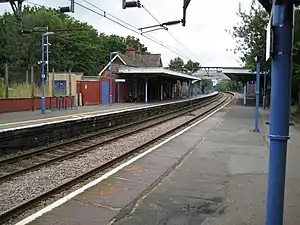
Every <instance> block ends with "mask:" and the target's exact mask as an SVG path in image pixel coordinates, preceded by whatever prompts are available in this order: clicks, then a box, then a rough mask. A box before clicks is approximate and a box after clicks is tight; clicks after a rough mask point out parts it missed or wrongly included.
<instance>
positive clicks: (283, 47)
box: [266, 0, 294, 225]
mask: <svg viewBox="0 0 300 225" xmlns="http://www.w3.org/2000/svg"><path fill="white" fill-rule="evenodd" d="M293 2H294V1H292V0H287V1H278V3H277V4H274V8H273V10H274V11H273V16H274V19H273V29H274V38H273V40H274V43H273V47H274V49H273V55H272V57H273V59H272V70H271V73H272V82H271V90H272V95H271V111H270V132H269V138H270V158H269V177H268V179H269V181H268V195H267V219H266V224H267V225H282V224H283V208H284V188H285V170H286V154H287V141H288V139H289V118H290V103H291V78H292V47H293V26H294V25H293V18H294V6H293Z"/></svg>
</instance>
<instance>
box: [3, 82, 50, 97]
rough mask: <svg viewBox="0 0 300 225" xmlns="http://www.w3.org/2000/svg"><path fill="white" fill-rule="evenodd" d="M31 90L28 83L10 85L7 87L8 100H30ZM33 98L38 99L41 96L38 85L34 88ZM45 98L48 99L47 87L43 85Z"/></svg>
mask: <svg viewBox="0 0 300 225" xmlns="http://www.w3.org/2000/svg"><path fill="white" fill-rule="evenodd" d="M31 90H32V86H31V84H28V83H21V84H16V83H14V84H12V85H10V87H9V93H8V96H9V98H31V97H32V96H31ZM34 96H35V97H40V96H42V90H41V88H40V87H39V86H38V85H35V86H34ZM45 96H46V97H48V96H49V94H48V86H47V85H45Z"/></svg>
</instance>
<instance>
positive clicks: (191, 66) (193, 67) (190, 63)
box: [184, 60, 200, 74]
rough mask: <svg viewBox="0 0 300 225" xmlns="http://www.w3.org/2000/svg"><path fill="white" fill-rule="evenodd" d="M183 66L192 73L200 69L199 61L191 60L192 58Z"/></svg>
mask: <svg viewBox="0 0 300 225" xmlns="http://www.w3.org/2000/svg"><path fill="white" fill-rule="evenodd" d="M184 68H185V69H187V70H188V71H189V72H191V73H192V74H193V73H195V72H197V71H198V70H199V69H200V63H198V62H193V61H192V60H189V61H187V63H186V64H185V65H184Z"/></svg>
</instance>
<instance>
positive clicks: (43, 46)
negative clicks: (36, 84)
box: [41, 34, 46, 114]
mask: <svg viewBox="0 0 300 225" xmlns="http://www.w3.org/2000/svg"><path fill="white" fill-rule="evenodd" d="M41 78H42V107H41V111H42V113H43V114H44V113H45V112H46V101H45V36H44V34H42V74H41Z"/></svg>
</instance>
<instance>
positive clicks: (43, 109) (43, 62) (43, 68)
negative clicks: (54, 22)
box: [41, 32, 54, 114]
mask: <svg viewBox="0 0 300 225" xmlns="http://www.w3.org/2000/svg"><path fill="white" fill-rule="evenodd" d="M53 34H54V33H53V32H46V33H42V74H41V78H42V98H41V100H42V107H41V111H42V113H43V114H45V112H46V100H45V36H46V37H48V36H49V35H53Z"/></svg>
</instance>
